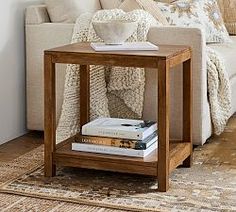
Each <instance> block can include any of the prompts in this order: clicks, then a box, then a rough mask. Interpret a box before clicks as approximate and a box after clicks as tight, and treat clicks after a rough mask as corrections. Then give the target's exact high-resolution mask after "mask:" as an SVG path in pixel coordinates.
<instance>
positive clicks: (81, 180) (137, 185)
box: [0, 117, 236, 211]
mask: <svg viewBox="0 0 236 212" xmlns="http://www.w3.org/2000/svg"><path fill="white" fill-rule="evenodd" d="M42 163H43V146H41V147H39V148H38V149H35V150H33V151H31V152H29V153H27V154H25V155H23V156H21V157H19V158H18V159H16V160H14V161H12V162H11V163H0V183H1V185H0V192H2V194H0V199H1V201H0V208H7V207H8V206H7V205H4V204H6V201H7V202H9V201H10V202H12V204H13V205H14V204H16V205H17V204H18V203H19V202H20V203H21V206H22V207H29V205H27V202H34V204H30V205H31V206H32V208H33V207H36V208H37V210H34V209H32V211H51V210H52V211H63V209H64V210H66V211H75V210H76V209H77V210H78V209H80V211H116V210H118V209H120V210H122V211H130V210H132V211H236V117H234V118H232V119H231V120H230V123H229V125H228V127H227V129H226V131H225V132H224V133H223V134H222V135H221V136H219V137H213V138H211V139H210V140H209V141H208V143H207V144H205V145H204V146H203V147H198V148H196V149H195V151H194V165H193V167H192V168H191V169H184V168H179V169H177V170H176V171H174V172H173V174H172V175H171V187H170V190H169V191H168V192H166V193H158V192H156V188H157V184H156V181H155V179H154V178H152V177H145V176H140V175H128V174H117V173H112V172H102V171H94V170H85V169H75V168H59V169H58V170H57V173H58V174H57V176H56V177H54V178H52V179H47V178H44V177H43V166H42ZM4 193H8V194H4ZM9 194H19V195H20V196H18V195H9ZM29 197H33V198H29ZM36 198H40V199H36ZM4 200H5V201H4ZM40 202H41V203H40ZM75 203H77V204H75ZM45 205H47V206H48V208H47V210H46V209H45V210H44V209H41V208H42V207H43V206H45ZM86 205H87V206H86ZM17 207H19V204H18V206H17ZM106 208H107V209H106ZM1 211H2V210H1ZM8 211H19V210H16V209H15V210H8ZM25 211H29V210H28V209H26V210H25Z"/></svg>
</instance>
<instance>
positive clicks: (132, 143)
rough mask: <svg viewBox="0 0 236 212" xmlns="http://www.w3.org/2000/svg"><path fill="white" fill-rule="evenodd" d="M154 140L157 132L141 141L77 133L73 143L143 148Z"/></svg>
mask: <svg viewBox="0 0 236 212" xmlns="http://www.w3.org/2000/svg"><path fill="white" fill-rule="evenodd" d="M156 140H157V132H154V133H153V134H151V135H150V136H148V137H147V138H146V139H144V140H142V141H140V140H131V139H122V138H109V137H97V136H85V135H77V136H76V141H75V143H85V144H96V145H104V146H113V147H119V148H127V149H137V150H145V149H147V148H148V147H149V146H151V145H152V144H153V142H154V141H156Z"/></svg>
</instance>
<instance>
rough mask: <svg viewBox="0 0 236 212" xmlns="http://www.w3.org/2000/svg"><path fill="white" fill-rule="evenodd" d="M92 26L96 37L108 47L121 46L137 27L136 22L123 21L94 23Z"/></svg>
mask: <svg viewBox="0 0 236 212" xmlns="http://www.w3.org/2000/svg"><path fill="white" fill-rule="evenodd" d="M92 24H93V28H94V30H95V32H96V33H97V35H98V36H99V37H100V38H101V39H102V40H103V41H104V42H105V44H109V45H119V44H123V43H124V42H125V41H126V40H127V39H128V38H129V37H130V36H131V35H132V34H133V32H134V31H135V30H136V29H137V26H138V23H137V22H131V21H123V20H112V21H106V22H105V21H104V22H103V21H96V22H93V23H92Z"/></svg>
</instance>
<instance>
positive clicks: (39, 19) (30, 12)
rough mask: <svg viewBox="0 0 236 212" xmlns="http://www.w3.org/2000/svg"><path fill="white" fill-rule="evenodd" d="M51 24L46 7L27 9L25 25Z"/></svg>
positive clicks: (37, 6) (39, 6)
mask: <svg viewBox="0 0 236 212" xmlns="http://www.w3.org/2000/svg"><path fill="white" fill-rule="evenodd" d="M47 22H50V18H49V15H48V12H47V8H46V6H45V5H32V6H29V7H27V8H26V12H25V24H27V25H30V24H42V23H47Z"/></svg>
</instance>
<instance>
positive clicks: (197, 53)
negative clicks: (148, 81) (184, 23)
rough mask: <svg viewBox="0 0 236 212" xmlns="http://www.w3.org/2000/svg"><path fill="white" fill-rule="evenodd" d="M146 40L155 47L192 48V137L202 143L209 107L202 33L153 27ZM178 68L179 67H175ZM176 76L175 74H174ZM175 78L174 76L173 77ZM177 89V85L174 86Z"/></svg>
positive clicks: (206, 130)
mask: <svg viewBox="0 0 236 212" xmlns="http://www.w3.org/2000/svg"><path fill="white" fill-rule="evenodd" d="M148 40H149V41H150V42H152V43H154V44H156V45H188V46H191V48H192V77H193V123H194V124H193V125H194V126H193V127H194V132H193V134H195V135H193V137H194V138H195V140H196V138H197V140H198V141H195V142H196V143H197V142H198V143H199V141H200V142H204V141H205V140H206V138H207V137H209V132H211V129H209V126H206V123H209V120H205V119H207V117H209V106H208V100H207V68H206V40H205V35H204V32H203V31H202V30H200V29H198V28H186V27H175V26H174V27H170V26H167V27H153V28H151V29H150V31H149V33H148ZM177 68H179V67H177ZM176 75H177V74H176ZM175 77H176V76H175ZM174 86H176V87H178V85H174Z"/></svg>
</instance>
